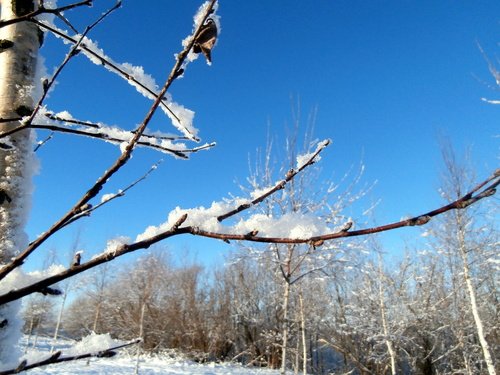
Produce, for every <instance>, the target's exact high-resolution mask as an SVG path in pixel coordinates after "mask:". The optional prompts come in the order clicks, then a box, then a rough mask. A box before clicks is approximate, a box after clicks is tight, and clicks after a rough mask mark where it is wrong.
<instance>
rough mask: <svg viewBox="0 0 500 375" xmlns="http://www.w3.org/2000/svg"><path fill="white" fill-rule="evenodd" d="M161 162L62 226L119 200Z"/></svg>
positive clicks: (160, 161) (159, 162)
mask: <svg viewBox="0 0 500 375" xmlns="http://www.w3.org/2000/svg"><path fill="white" fill-rule="evenodd" d="M162 162H163V160H159V161H158V162H156V163H155V164H153V165H152V166H151V168H149V170H148V171H147V172H146V173H144V175H142V176H141V177H140V178H138V179H137V180H135V181H134V182H132V183H131V184H130V185H128V186H127V187H126V188H124V189H121V190H120V191H119V192H118V193H115V194H113V195H112V196H110V197H109V198H108V199H106V200H105V201H101V202H100V203H99V204H97V205H95V206H90V207H89V208H88V209H86V210H84V211H82V212H81V213H80V214H78V215H76V216H74V217H73V218H72V219H71V220H70V221H68V222H67V223H66V224H65V225H64V226H67V225H69V224H71V223H73V222H74V221H76V220H78V219H80V218H82V217H86V216H90V215H91V214H92V212H94V211H95V210H97V209H98V208H100V207H102V206H104V205H105V204H107V203H109V202H111V201H112V200H114V199H116V198H119V197H123V196H124V195H125V193H126V192H127V191H129V190H130V189H132V188H133V187H134V186H136V185H137V184H139V183H140V182H142V181H144V180H145V179H146V178H148V176H149V175H150V174H151V173H153V172H154V171H155V170H156V169H157V168H158V166H159V165H160V164H161V163H162Z"/></svg>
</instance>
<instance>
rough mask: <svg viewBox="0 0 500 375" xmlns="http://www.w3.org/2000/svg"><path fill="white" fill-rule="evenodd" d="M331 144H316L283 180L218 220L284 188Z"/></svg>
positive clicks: (325, 142)
mask: <svg viewBox="0 0 500 375" xmlns="http://www.w3.org/2000/svg"><path fill="white" fill-rule="evenodd" d="M329 144H330V140H329V139H327V140H324V141H323V142H320V143H318V145H317V146H316V150H315V151H314V152H312V153H310V154H309V155H307V157H306V158H305V159H304V160H303V161H302V162H301V163H300V164H299V165H298V166H297V168H295V169H290V170H289V171H288V172H287V174H286V176H285V178H284V179H283V180H281V181H278V182H277V183H276V184H275V185H274V186H273V187H272V188H270V189H268V190H266V191H265V192H264V193H262V194H261V195H259V196H258V197H257V198H255V199H253V200H252V201H251V202H249V203H245V204H242V205H240V206H238V207H237V208H235V209H234V210H232V211H229V212H227V213H225V214H223V215H219V216H218V217H217V220H218V221H219V222H221V221H223V220H225V219H227V218H229V217H231V216H234V215H236V214H238V213H240V212H242V211H244V210H246V209H248V208H250V207H252V206H254V205H256V204H258V203H260V202H262V201H263V200H264V199H266V198H267V197H269V196H270V195H273V194H274V193H276V192H277V191H279V190H282V189H284V188H285V186H286V184H287V183H289V182H290V181H291V180H292V179H293V178H294V177H295V176H296V175H297V174H298V173H300V172H302V171H303V170H304V169H305V168H307V167H308V166H310V165H312V164H313V163H314V162H315V160H316V159H317V158H318V155H319V154H320V152H321V151H323V150H324V149H325V148H326V147H327V146H328V145H329Z"/></svg>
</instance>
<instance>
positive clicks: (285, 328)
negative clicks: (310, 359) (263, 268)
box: [280, 280, 290, 375]
mask: <svg viewBox="0 0 500 375" xmlns="http://www.w3.org/2000/svg"><path fill="white" fill-rule="evenodd" d="M289 300H290V283H289V282H288V280H285V290H284V292H283V348H282V350H281V370H280V374H282V375H284V374H285V373H286V359H287V358H286V356H287V346H288V328H289V324H288V301H289Z"/></svg>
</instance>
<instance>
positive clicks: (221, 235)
mask: <svg viewBox="0 0 500 375" xmlns="http://www.w3.org/2000/svg"><path fill="white" fill-rule="evenodd" d="M499 184H500V170H496V171H495V172H494V173H493V174H492V175H491V176H490V177H489V178H487V179H486V180H484V181H483V182H481V183H480V184H478V185H477V186H476V187H474V188H473V189H472V190H471V191H469V192H468V193H467V194H465V195H463V196H462V197H460V198H459V199H457V200H455V201H454V202H451V203H450V204H447V205H445V206H442V207H439V208H437V209H435V210H432V211H429V212H427V213H424V214H422V215H418V216H414V217H412V218H409V219H405V220H401V221H398V222H395V223H391V224H386V225H381V226H377V227H371V228H365V229H359V230H353V231H350V230H349V229H350V225H348V226H346V227H344V228H341V229H340V230H337V231H335V232H332V233H324V234H321V235H314V236H304V235H303V236H302V237H300V238H297V237H295V238H294V237H270V236H267V237H266V236H259V235H258V234H259V232H260V231H261V232H264V233H265V231H266V230H268V231H271V230H273V229H269V228H276V227H280V225H279V224H280V223H279V219H274V220H273V219H269V221H268V222H267V223H266V227H265V228H258V229H256V230H254V231H248V230H247V231H246V232H244V233H236V232H232V231H234V230H235V228H242V227H245V225H243V224H242V223H239V224H236V226H235V227H233V228H229V227H228V228H225V229H226V230H227V232H223V231H222V228H221V231H218V232H214V231H208V230H205V229H202V228H201V227H200V226H193V225H188V226H183V225H184V224H185V223H186V222H187V220H188V215H189V214H188V213H186V212H184V213H179V212H178V216H177V218H176V220H175V221H172V223H171V225H170V226H169V227H168V228H166V229H164V230H156V231H150V232H149V233H151V234H150V235H148V236H144V235H140V236H138V238H137V240H136V241H135V242H132V243H128V241H127V240H123V241H118V242H116V243H114V244H113V246H112V248H110V249H107V250H106V251H104V252H103V253H101V254H100V255H97V256H95V257H94V258H92V259H91V260H89V261H88V262H84V263H82V264H79V265H76V266H74V267H71V268H69V269H66V270H64V271H62V272H60V273H58V274H56V275H52V276H50V277H47V278H46V279H44V280H41V281H39V282H36V283H33V284H31V285H28V286H26V287H23V288H18V289H16V290H11V291H10V292H8V293H5V294H3V295H0V305H2V304H5V303H8V302H12V301H15V300H18V299H20V298H23V297H24V296H27V295H29V294H32V293H35V292H38V291H40V290H41V289H42V288H45V287H47V286H50V285H53V284H55V283H57V282H59V281H62V280H65V279H67V278H69V277H72V276H74V275H77V274H79V273H81V272H83V271H86V270H88V269H91V268H93V267H96V266H98V265H100V264H103V263H106V262H109V261H111V260H113V259H115V258H117V257H120V256H122V255H125V254H128V253H130V252H133V251H136V250H139V249H146V248H149V247H150V246H152V245H153V244H155V243H158V242H160V241H162V240H165V239H167V238H170V237H173V236H178V235H183V234H191V235H196V236H201V237H206V238H213V239H218V240H223V241H230V240H237V241H251V242H260V243H283V244H300V243H304V244H311V245H313V246H315V247H317V246H321V245H322V244H323V243H324V242H325V241H328V240H334V239H339V238H346V237H357V236H365V235H369V234H373V233H380V232H386V231H391V230H394V229H397V228H402V227H406V226H416V225H424V224H427V223H428V222H429V221H430V219H431V218H433V217H436V216H439V215H442V214H444V213H446V212H448V211H451V210H457V209H464V208H466V207H468V206H470V205H471V204H474V203H476V202H478V201H479V200H481V199H483V198H486V197H489V196H491V195H493V194H495V193H496V188H497V186H498V185H499ZM205 219H206V218H205ZM205 219H204V220H205ZM213 219H214V220H215V221H217V215H215V216H213ZM253 219H255V218H252V217H251V218H250V219H249V222H254V221H252V220H253ZM289 224H290V223H287V226H288V229H287V230H290V228H289ZM301 229H303V228H301Z"/></svg>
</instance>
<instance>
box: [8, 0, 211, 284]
mask: <svg viewBox="0 0 500 375" xmlns="http://www.w3.org/2000/svg"><path fill="white" fill-rule="evenodd" d="M216 2H217V0H212V1H211V2H210V4H209V5H208V7H207V8H206V14H205V15H204V18H203V22H204V21H205V20H206V18H208V15H209V14H210V12H211V11H212V8H213V7H214V5H215V3H216ZM203 22H201V23H200V25H199V27H198V28H197V30H196V31H195V35H198V34H199V32H200V29H201V28H202V27H203ZM194 40H195V38H193V40H192V41H191V43H189V44H188V45H187V46H185V47H184V49H183V50H182V51H181V53H179V54H178V55H177V59H176V62H175V64H174V67H173V68H172V70H171V72H170V74H169V76H168V78H167V80H166V82H165V84H164V85H163V88H162V89H161V91H160V92H159V94H158V95H157V96H156V100H155V101H154V103H153V104H152V106H151V108H150V109H149V111H148V113H147V114H146V116H145V118H144V120H143V121H142V123H141V124H140V125H139V127H138V128H137V129H136V131H135V134H134V136H133V137H132V139H131V140H130V141H129V142H128V145H127V146H126V147H125V150H124V151H123V152H122V154H121V155H120V157H119V158H118V159H117V160H116V161H115V162H114V163H113V165H112V166H111V167H110V168H109V169H107V170H106V171H105V172H104V173H103V175H102V176H101V177H99V178H98V179H97V181H96V182H95V183H94V185H93V186H92V187H91V188H90V189H89V190H88V191H87V192H86V193H85V194H84V195H83V196H82V197H81V198H80V199H79V200H78V201H77V203H76V204H75V205H74V206H73V207H72V208H71V209H70V210H69V211H68V212H67V213H66V214H65V215H63V216H62V217H61V218H60V219H59V220H58V221H57V222H55V223H54V224H53V225H52V226H51V227H50V228H49V229H48V230H47V231H46V232H44V233H42V234H41V235H40V236H39V237H38V238H36V239H35V240H34V241H33V242H31V243H30V244H29V245H28V247H27V248H26V249H24V250H23V251H22V252H20V253H19V254H18V255H17V256H16V257H14V258H13V259H12V260H11V261H10V262H9V263H7V264H6V265H4V266H3V267H2V268H1V269H0V280H2V279H3V278H4V277H5V276H7V275H8V274H9V273H10V272H12V270H14V269H15V268H17V267H19V266H20V265H22V264H23V263H24V261H25V260H26V258H27V257H28V256H29V255H30V254H31V253H33V251H35V250H36V249H37V248H38V247H39V246H40V245H41V244H43V243H44V242H45V241H46V240H47V239H48V238H50V237H51V236H52V235H53V234H54V233H56V232H57V231H58V230H60V229H61V228H62V227H64V226H65V225H66V223H67V222H68V221H69V220H71V219H72V218H73V217H74V216H76V215H78V214H80V213H81V212H82V211H84V210H85V209H86V208H87V204H88V202H89V201H90V200H91V199H92V198H94V197H95V196H97V194H98V193H99V191H101V189H102V188H103V186H104V185H105V184H106V183H107V182H108V181H109V180H110V179H111V177H112V176H113V175H114V174H115V173H116V172H117V171H118V170H120V169H121V168H122V167H123V166H124V165H125V164H126V163H127V162H128V161H129V159H130V157H131V155H132V152H133V150H134V148H135V146H136V145H137V143H138V142H139V140H140V138H141V136H142V133H143V132H144V130H145V129H146V127H147V126H148V124H149V122H150V121H151V119H152V118H153V115H154V113H155V112H156V110H157V109H158V107H159V106H160V104H161V103H162V100H163V97H164V96H165V94H166V93H167V90H168V89H169V88H170V85H171V84H172V83H173V82H174V80H175V79H176V78H178V76H179V74H178V71H179V69H181V66H182V64H183V62H184V60H185V59H186V57H187V55H188V53H189V50H190V49H191V48H192V47H193V45H194Z"/></svg>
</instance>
